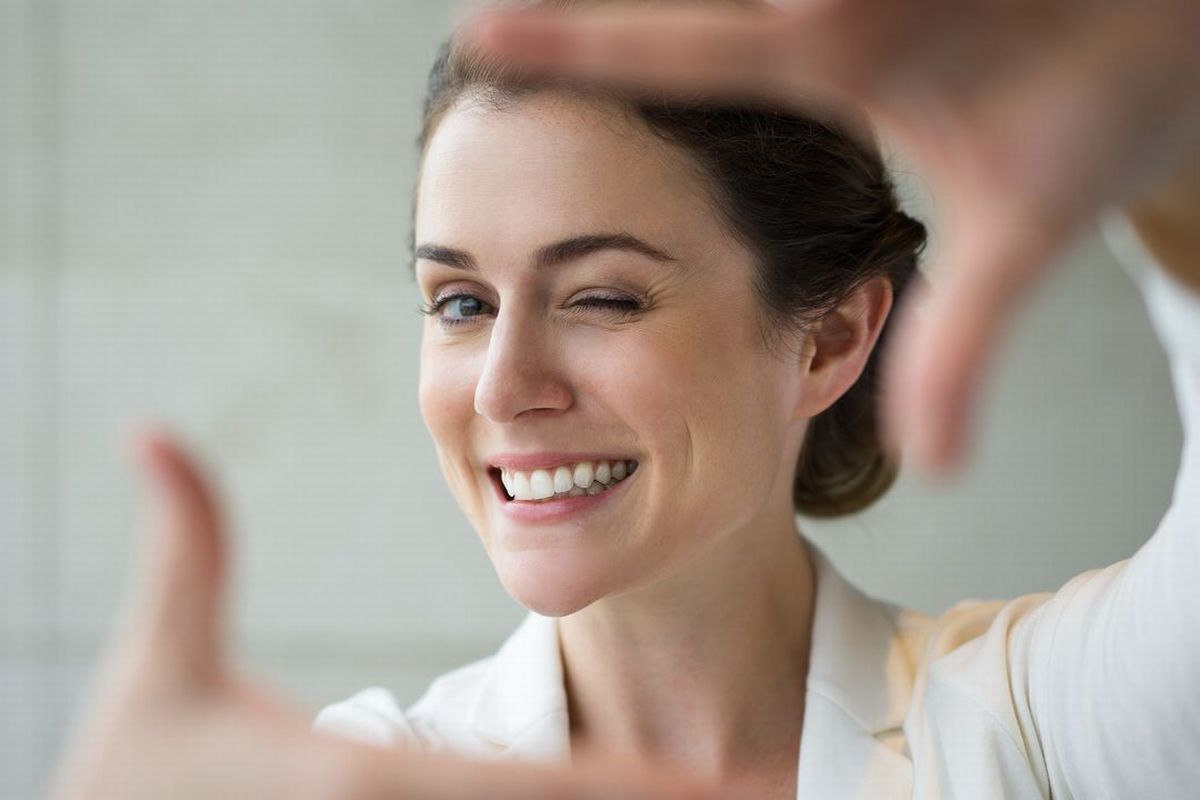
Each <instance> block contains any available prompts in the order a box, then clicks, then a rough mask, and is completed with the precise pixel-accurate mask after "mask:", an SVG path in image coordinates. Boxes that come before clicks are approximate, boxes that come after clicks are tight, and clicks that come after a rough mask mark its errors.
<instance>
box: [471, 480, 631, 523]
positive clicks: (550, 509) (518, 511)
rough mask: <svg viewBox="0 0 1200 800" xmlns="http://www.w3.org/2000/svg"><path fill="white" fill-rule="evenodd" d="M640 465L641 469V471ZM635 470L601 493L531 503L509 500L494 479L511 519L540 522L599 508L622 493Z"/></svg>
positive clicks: (552, 520)
mask: <svg viewBox="0 0 1200 800" xmlns="http://www.w3.org/2000/svg"><path fill="white" fill-rule="evenodd" d="M640 469H641V468H640V467H639V471H640ZM637 474H638V473H637V472H634V473H633V474H631V475H627V476H626V477H625V478H623V479H622V480H621V481H619V482H617V483H615V484H613V485H612V486H610V487H609V488H608V489H606V490H605V491H603V492H601V493H600V494H581V495H578V496H577V497H570V496H568V497H562V498H559V499H557V500H542V501H539V502H536V503H529V502H524V501H520V500H509V499H508V495H507V494H505V493H504V488H503V487H502V486H500V485H499V484H498V482H496V481H492V483H493V485H494V486H495V488H496V494H497V496H498V497H499V499H500V510H501V511H503V512H504V513H505V514H507V515H508V516H509V517H510V518H511V519H514V520H517V521H518V522H525V523H538V522H542V523H545V522H559V521H561V520H564V519H569V518H570V517H573V516H575V515H577V514H584V513H586V512H588V511H591V510H593V509H595V508H597V507H598V506H599V505H600V504H601V503H606V502H608V501H609V500H611V499H612V498H613V496H614V495H617V494H620V493H621V492H623V491H624V489H625V484H627V483H629V482H630V481H631V480H633V478H634V476H635V475H637Z"/></svg>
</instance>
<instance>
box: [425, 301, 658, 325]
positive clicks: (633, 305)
mask: <svg viewBox="0 0 1200 800" xmlns="http://www.w3.org/2000/svg"><path fill="white" fill-rule="evenodd" d="M462 299H473V300H479V302H480V304H481V305H483V306H485V307H487V308H491V309H492V310H493V311H494V310H495V306H493V305H491V304H490V303H487V302H485V301H483V300H480V299H479V298H478V297H476V296H475V295H473V294H466V293H457V294H448V295H445V296H444V297H438V298H435V299H434V300H433V301H431V302H428V303H423V304H422V305H421V307H420V309H419V311H420V312H421V313H422V314H425V315H427V316H431V317H437V318H438V321H439V322H441V323H442V324H443V325H446V326H448V327H449V326H455V325H469V324H471V319H472V318H470V317H468V318H465V319H449V318H447V317H443V316H442V313H441V312H442V308H443V307H445V305H446V304H447V303H449V302H451V301H453V300H462ZM567 308H568V309H576V308H594V309H598V310H601V311H603V312H608V313H612V314H615V315H618V316H623V317H625V316H631V315H633V314H636V313H637V312H639V311H641V310H642V304H641V302H639V301H638V300H635V299H633V298H632V297H601V296H594V295H593V296H591V297H583V298H580V299H579V300H577V301H576V302H574V303H572V304H571V305H570V306H568V307H567Z"/></svg>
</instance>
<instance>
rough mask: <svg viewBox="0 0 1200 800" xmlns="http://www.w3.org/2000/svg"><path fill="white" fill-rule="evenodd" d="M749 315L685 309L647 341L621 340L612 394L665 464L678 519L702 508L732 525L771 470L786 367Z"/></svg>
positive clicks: (777, 452)
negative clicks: (766, 346)
mask: <svg viewBox="0 0 1200 800" xmlns="http://www.w3.org/2000/svg"><path fill="white" fill-rule="evenodd" d="M748 314H749V312H746V311H743V310H739V309H737V308H731V307H726V308H720V307H713V308H706V309H705V310H704V313H698V314H692V315H689V316H688V319H687V320H681V321H680V324H678V325H677V326H675V327H674V328H673V329H671V330H669V331H668V330H664V331H660V332H659V334H660V335H658V336H656V337H655V340H654V341H653V342H643V343H642V344H641V345H640V346H630V347H628V348H624V349H623V352H622V360H623V362H624V364H625V366H624V367H623V368H621V369H619V370H614V371H613V372H611V373H610V374H612V375H613V376H614V377H613V380H612V383H613V386H612V394H613V396H614V397H624V398H628V399H627V400H625V401H624V402H625V404H626V405H627V406H628V407H629V408H630V409H635V410H631V412H630V413H631V414H635V415H636V418H637V420H638V422H637V425H638V428H639V429H640V430H639V433H640V434H641V435H642V436H643V437H644V438H645V440H646V444H647V448H648V449H649V450H650V452H651V455H652V456H653V457H655V459H656V460H657V461H658V462H659V464H660V465H662V467H663V469H662V470H661V472H662V473H664V474H663V475H661V476H660V479H661V480H663V481H667V482H669V485H667V486H664V487H663V493H664V496H666V497H669V498H673V499H672V500H671V501H668V502H667V505H669V506H670V507H671V513H672V514H676V515H679V517H680V522H681V523H682V522H683V517H685V516H686V517H691V518H692V519H693V522H694V521H695V515H696V514H700V515H703V516H705V517H706V518H707V519H710V520H711V519H715V518H721V519H723V520H725V522H727V523H728V524H730V525H734V524H737V522H738V521H739V519H740V517H741V516H742V515H745V514H746V513H747V511H748V510H749V509H752V508H754V507H755V506H756V502H755V499H756V498H757V499H765V496H766V494H767V492H769V490H770V488H771V485H772V483H773V482H774V480H775V479H776V477H777V475H776V472H777V470H778V465H779V463H780V459H781V457H782V452H783V449H784V447H785V446H786V436H787V427H788V419H789V416H790V415H788V414H787V413H786V408H785V407H786V402H785V397H786V393H787V387H788V383H787V380H788V376H789V375H790V373H789V371H788V368H787V366H786V365H785V364H782V363H780V362H779V361H778V360H777V359H776V358H775V357H773V356H772V355H770V354H769V353H767V352H765V351H764V348H763V345H762V343H761V341H760V339H759V338H758V330H757V327H755V326H754V325H753V324H752V323H748V322H747V319H748ZM697 320H703V323H702V324H701V323H699V322H697ZM694 527H696V528H708V527H711V526H708V525H705V526H694Z"/></svg>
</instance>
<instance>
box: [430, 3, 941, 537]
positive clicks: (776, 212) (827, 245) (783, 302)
mask: <svg viewBox="0 0 1200 800" xmlns="http://www.w3.org/2000/svg"><path fill="white" fill-rule="evenodd" d="M613 1H614V0H600V2H613ZM616 1H620V0H616ZM626 1H628V0H626ZM595 2H596V0H587V2H581V0H534V2H522V3H521V5H542V6H552V7H555V8H564V7H571V6H578V5H584V4H587V5H592V4H595ZM635 2H646V0H635ZM716 2H724V3H726V4H734V3H736V4H738V5H745V3H742V2H740V1H739V0H716ZM547 88H556V89H559V90H563V91H572V92H575V91H578V90H577V89H576V88H575V87H569V86H566V85H563V84H557V83H555V82H553V81H548V80H537V81H535V80H531V79H529V78H528V77H527V76H524V75H521V74H519V73H517V72H515V71H512V70H506V69H503V68H500V67H498V66H497V65H495V64H494V63H490V62H488V61H485V60H483V59H480V58H478V57H475V56H474V55H473V54H472V53H470V52H469V51H467V50H466V49H465V48H463V47H459V46H456V43H455V40H454V39H453V38H451V39H450V40H449V41H448V42H446V43H445V44H444V45H443V46H442V49H441V52H440V53H439V55H438V58H437V60H436V61H435V63H434V65H433V69H432V70H431V72H430V76H429V88H428V94H427V96H426V98H425V110H424V122H423V125H422V131H421V136H420V139H419V146H420V149H421V152H422V154H423V153H424V151H425V146H426V145H427V144H428V141H429V138H430V137H431V136H432V135H433V132H434V130H435V129H436V127H437V124H438V122H439V121H440V119H441V117H442V115H443V114H444V113H445V112H446V111H447V110H448V109H449V108H450V107H451V106H452V105H453V104H454V103H455V101H457V100H458V99H459V98H460V97H462V96H463V95H464V94H466V93H468V92H470V93H471V95H472V97H473V99H478V100H480V101H483V102H488V103H491V104H493V105H495V106H497V107H501V108H502V107H507V106H508V105H509V104H512V103H515V102H518V101H519V100H520V98H521V97H524V96H527V95H529V94H532V93H534V92H536V91H538V90H544V89H547ZM584 94H585V96H586V95H588V94H591V95H598V94H601V92H600V91H599V90H593V89H588V90H586V91H585V93H584ZM602 94H603V95H604V96H605V97H608V98H613V97H615V98H617V99H619V100H621V101H622V103H623V104H624V105H626V106H628V107H629V108H630V109H631V110H632V111H634V112H635V113H636V115H637V116H638V117H639V118H640V119H641V120H642V121H644V122H645V123H646V124H647V126H648V127H649V129H650V130H651V131H652V132H653V133H655V134H657V135H659V136H661V137H663V138H664V139H665V140H667V141H669V142H671V143H673V144H675V145H676V146H678V147H680V148H681V149H682V150H683V151H685V152H687V153H690V154H691V156H692V157H693V158H694V160H695V161H696V162H697V163H698V164H699V165H700V166H701V168H702V170H703V172H704V173H705V174H706V177H707V178H708V179H709V183H710V186H711V189H712V195H713V198H714V202H715V204H716V206H717V208H718V211H719V212H720V213H721V214H722V216H723V217H724V220H725V222H726V224H727V225H728V227H729V229H730V231H731V232H733V234H734V235H736V236H737V237H738V238H739V239H740V240H741V241H742V242H743V243H744V244H745V245H746V246H747V247H748V248H749V249H750V250H751V252H752V253H754V254H755V255H756V256H757V277H756V281H755V284H756V286H755V288H756V291H757V294H758V297H759V299H760V301H761V303H762V307H763V309H764V311H765V312H766V313H765V316H766V318H767V319H768V320H769V321H770V322H771V324H772V325H773V326H774V328H775V329H776V331H802V330H804V329H805V327H806V326H807V325H809V324H811V323H812V322H814V321H816V320H818V319H820V317H821V315H822V314H823V313H827V312H829V311H831V310H832V309H834V308H836V307H837V306H838V305H839V304H840V303H841V302H842V300H844V299H845V298H846V297H847V296H848V295H849V294H850V293H851V292H853V291H854V290H855V289H856V288H858V287H859V286H860V285H862V284H863V283H865V282H866V281H868V280H870V279H872V278H876V277H879V276H886V277H887V278H888V279H889V280H890V282H891V284H892V290H893V293H894V295H895V297H896V299H897V300H899V298H900V297H901V296H902V294H903V292H904V289H905V287H906V286H907V285H908V283H909V282H910V279H912V278H913V276H914V275H915V274H916V267H917V261H918V257H919V255H920V253H921V251H922V249H923V248H924V245H925V227H924V225H922V224H921V223H920V222H918V221H917V220H915V219H913V218H911V217H909V216H908V215H907V214H905V213H904V212H903V211H901V210H900V206H899V202H898V200H897V197H896V191H895V188H894V186H893V184H892V182H891V179H890V177H889V176H888V173H887V169H886V167H885V166H884V164H883V160H882V158H881V156H880V154H879V151H878V148H877V147H876V146H875V144H874V143H871V142H867V141H864V139H863V137H862V136H861V135H860V136H857V137H855V136H851V135H850V134H849V133H848V132H847V131H846V130H844V129H843V128H841V127H840V126H839V125H837V124H835V123H832V122H830V121H827V120H818V119H814V118H809V117H805V116H800V115H797V114H794V113H785V112H783V111H780V110H776V109H767V108H761V107H757V106H750V105H745V106H730V105H713V104H705V103H693V102H679V101H662V100H648V99H646V98H640V97H639V98H635V97H628V96H622V95H620V94H616V93H613V92H610V91H607V90H606V91H604V92H603V93H602ZM890 328H891V326H890V325H887V324H885V326H884V330H883V331H882V332H881V334H880V338H879V341H878V342H877V343H876V346H875V350H874V352H872V353H871V355H870V357H869V358H868V360H867V363H866V365H865V367H864V368H863V371H862V374H861V375H860V376H859V378H858V380H857V381H856V382H855V383H854V385H853V386H851V387H850V388H849V389H848V390H847V391H846V392H845V394H843V395H842V396H841V397H840V398H838V400H837V401H836V402H834V403H833V404H832V405H831V406H830V407H829V408H827V409H826V410H825V411H823V412H821V413H820V414H818V415H816V416H815V417H813V418H812V419H811V420H810V421H809V426H808V430H807V432H806V434H805V439H804V444H803V446H802V448H801V450H800V457H799V461H798V463H797V465H796V474H795V479H794V484H793V499H794V502H795V508H796V511H798V512H799V513H802V514H807V515H810V516H817V517H836V516H841V515H844V514H851V513H854V512H856V511H860V510H862V509H864V508H866V507H867V506H869V505H870V504H871V503H873V502H874V501H875V500H877V499H878V498H879V497H881V496H882V495H883V494H884V493H885V492H886V491H887V490H888V488H889V487H890V486H891V485H892V483H893V482H894V481H895V478H896V474H897V472H898V469H899V465H898V463H896V461H895V460H894V459H893V458H892V457H891V456H890V455H889V454H888V453H887V452H886V451H885V450H884V448H883V447H882V444H881V441H880V431H879V427H878V417H877V414H876V406H877V402H878V393H879V389H878V380H879V353H880V351H881V350H882V349H883V346H884V343H885V340H886V339H887V335H888V331H889V329H890Z"/></svg>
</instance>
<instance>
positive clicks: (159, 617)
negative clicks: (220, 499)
mask: <svg viewBox="0 0 1200 800" xmlns="http://www.w3.org/2000/svg"><path fill="white" fill-rule="evenodd" d="M132 444H133V458H134V460H135V462H136V463H137V466H138V468H139V471H140V473H141V478H142V481H143V484H144V485H145V486H146V488H147V490H148V493H149V495H150V497H151V504H152V522H151V530H150V536H149V537H148V540H147V541H146V550H145V556H146V558H145V562H144V565H143V567H142V574H141V583H140V589H141V596H140V598H139V602H137V603H136V605H135V606H134V607H133V608H132V609H131V610H132V613H133V615H134V626H133V627H134V637H135V639H136V640H137V641H138V643H139V644H140V645H141V649H142V652H143V653H144V654H145V655H148V656H149V657H150V658H151V660H152V663H154V664H155V665H157V672H158V673H159V675H158V677H162V678H164V679H167V680H169V681H176V680H178V681H182V682H184V683H195V682H199V683H204V682H206V681H209V680H212V679H214V678H215V677H216V675H217V673H218V670H219V668H220V665H221V664H222V662H223V653H222V633H223V630H222V628H223V626H222V622H221V615H222V592H223V589H224V583H225V580H226V575H225V573H226V571H227V570H226V554H225V544H224V542H223V540H222V537H223V531H222V530H221V526H222V521H221V515H220V511H219V509H218V506H217V501H216V498H215V497H214V495H213V492H212V490H211V489H210V488H209V486H208V485H207V483H206V481H205V479H204V476H203V474H202V472H201V469H200V467H199V466H198V465H197V464H196V463H195V462H194V461H193V460H192V459H191V457H189V456H188V455H187V453H186V452H185V451H184V450H183V448H182V447H181V446H179V445H178V444H176V443H175V442H173V441H172V440H171V439H170V438H169V436H168V435H167V434H166V433H164V432H161V431H158V430H155V429H146V430H143V431H141V432H139V433H138V434H137V435H136V436H135V438H134V441H133V443H132Z"/></svg>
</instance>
